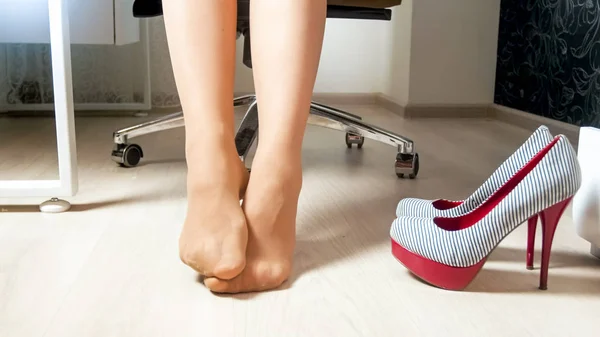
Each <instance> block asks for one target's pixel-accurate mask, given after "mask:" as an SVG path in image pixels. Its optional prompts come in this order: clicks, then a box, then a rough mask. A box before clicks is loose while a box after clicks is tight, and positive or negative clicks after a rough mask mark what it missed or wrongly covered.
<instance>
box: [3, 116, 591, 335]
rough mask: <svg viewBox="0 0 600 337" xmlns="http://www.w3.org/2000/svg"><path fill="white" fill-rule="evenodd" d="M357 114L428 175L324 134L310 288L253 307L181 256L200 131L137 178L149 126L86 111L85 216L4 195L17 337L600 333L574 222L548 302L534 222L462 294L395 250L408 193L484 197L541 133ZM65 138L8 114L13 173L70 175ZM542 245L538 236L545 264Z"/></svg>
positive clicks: (312, 209)
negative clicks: (188, 182)
mask: <svg viewBox="0 0 600 337" xmlns="http://www.w3.org/2000/svg"><path fill="white" fill-rule="evenodd" d="M351 111H353V112H356V113H358V114H360V115H362V116H363V117H364V118H365V119H366V120H367V121H370V122H373V123H376V124H378V125H381V126H384V127H385V128H389V129H391V130H394V131H398V132H400V133H402V134H404V135H406V136H408V137H411V138H413V139H414V140H415V142H416V146H417V149H418V151H419V153H420V156H421V172H420V174H419V177H418V178H417V179H416V180H399V179H397V178H396V176H395V174H394V172H393V163H394V157H395V154H396V152H395V149H394V148H392V147H389V146H386V145H382V144H378V143H376V142H374V141H370V140H367V141H366V143H365V146H364V148H363V149H362V150H357V149H356V148H354V149H352V150H348V149H346V146H345V144H344V135H343V134H341V133H339V132H335V131H331V130H324V129H319V128H316V127H309V129H308V130H307V135H306V141H305V147H304V175H305V179H304V182H305V183H304V189H303V192H302V195H301V201H300V209H299V216H298V236H297V237H298V246H297V250H296V256H295V268H294V272H293V277H292V279H291V280H290V281H289V282H288V283H287V284H286V285H285V286H284V287H283V289H282V290H279V291H275V292H268V293H262V294H247V295H239V296H215V295H213V294H211V293H210V292H209V291H207V290H206V289H205V288H204V287H203V286H202V284H201V283H199V282H198V278H197V276H196V274H195V273H194V272H193V271H192V270H191V269H189V268H188V267H186V266H185V265H183V264H182V263H181V262H180V261H179V258H178V252H177V239H178V235H179V230H180V226H181V223H182V221H183V219H184V215H185V174H186V165H185V161H184V147H183V144H184V134H183V130H172V131H168V132H162V133H159V134H154V135H149V136H145V137H143V138H140V139H139V140H136V142H137V143H139V144H140V145H142V147H143V148H144V150H145V158H144V161H143V164H142V165H140V166H139V167H137V168H132V169H124V168H120V167H117V166H116V165H115V164H114V163H113V162H112V161H111V160H110V156H109V155H110V151H111V147H112V143H111V135H112V132H113V131H114V130H115V129H117V128H120V127H124V126H128V125H131V124H134V123H138V122H140V121H142V120H144V118H134V117H127V118H116V117H110V118H102V117H81V118H78V119H77V131H78V135H77V138H78V153H79V163H80V192H79V194H78V195H77V196H75V197H73V198H70V199H69V200H70V201H71V202H72V203H73V204H74V206H73V209H72V211H70V212H68V213H64V214H54V215H52V214H41V213H39V212H38V211H37V205H38V204H39V203H40V202H42V201H43V199H37V198H36V199H15V200H6V199H0V205H2V206H0V210H1V211H2V212H0V336H1V337H42V336H44V337H109V336H110V337H137V336H139V337H155V336H157V337H158V336H165V337H186V336H206V337H213V336H214V337H219V336H248V337H268V336H276V337H288V336H316V337H318V336H324V337H332V336H340V337H351V336H368V337H379V336H382V337H387V336H390V337H392V336H393V337H396V336H544V337H550V336H560V337H565V336H596V335H598V334H599V331H600V330H599V327H600V325H599V323H598V321H597V319H598V315H599V310H600V260H598V259H595V258H593V257H592V256H591V255H589V254H588V249H589V245H588V244H587V243H586V242H585V241H583V240H582V239H580V238H579V237H578V236H576V234H575V231H574V228H573V225H572V223H571V219H570V212H567V215H566V217H565V218H564V220H563V222H562V223H561V225H560V226H559V229H558V232H557V235H556V240H555V243H554V250H553V255H552V261H551V270H550V278H549V290H548V291H540V290H538V289H537V283H538V277H539V271H538V270H535V271H528V270H526V269H525V237H526V228H525V227H524V226H522V227H521V228H519V229H518V230H516V231H515V232H513V233H512V234H511V235H510V236H509V237H507V238H506V239H505V240H504V241H503V242H502V243H501V245H500V246H499V247H498V248H497V249H496V250H495V252H494V253H493V254H492V255H491V257H490V259H489V261H488V263H487V264H486V265H485V267H484V269H483V270H482V272H481V273H480V274H479V275H478V276H477V278H476V279H475V280H474V282H473V283H472V284H471V285H470V286H469V287H468V288H467V289H466V290H465V291H462V292H450V291H444V290H440V289H437V288H434V287H431V286H428V285H426V284H424V283H422V282H420V281H418V280H417V279H416V278H414V277H413V276H411V274H410V273H409V272H408V271H407V270H406V269H405V268H403V267H402V265H400V264H399V263H398V262H397V261H396V260H395V259H394V258H393V257H392V255H391V253H390V239H389V226H390V224H391V222H392V220H393V219H394V217H395V207H396V204H397V203H398V201H399V200H400V199H402V198H404V197H421V198H437V197H445V198H456V199H458V198H464V197H466V196H468V195H469V194H470V193H471V192H472V191H474V190H475V189H476V188H477V187H478V186H479V185H480V184H481V183H482V182H483V181H484V179H485V178H487V177H488V176H489V174H490V173H491V172H492V171H493V170H494V169H495V168H496V167H497V166H498V165H500V163H501V162H502V161H503V160H504V159H506V158H507V157H508V156H509V155H510V154H511V153H512V152H513V151H514V150H515V149H516V148H517V147H518V146H519V145H520V144H521V143H522V142H523V141H524V140H525V139H526V138H527V137H528V136H529V135H530V132H529V131H527V130H524V129H520V128H517V127H514V126H509V125H505V124H502V123H500V122H497V121H489V120H472V119H455V120H442V119H422V120H403V119H402V118H400V117H398V116H396V115H394V114H392V113H391V112H389V111H386V110H384V109H382V108H379V107H369V106H363V107H360V106H355V107H352V109H351ZM238 113H239V112H238ZM238 117H239V116H238ZM53 132H54V129H53V120H52V119H50V118H19V119H16V118H10V119H9V118H0V180H3V179H30V178H32V177H35V178H39V179H47V178H52V177H55V176H56V172H57V171H56V154H55V150H53V149H54V144H55V141H54V134H53ZM207 164H208V163H207ZM538 232H539V231H538ZM540 243H541V240H540V238H539V236H538V240H537V247H538V250H537V256H536V257H539V246H540ZM536 266H539V260H538V259H536Z"/></svg>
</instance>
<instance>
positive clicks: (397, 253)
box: [392, 239, 486, 290]
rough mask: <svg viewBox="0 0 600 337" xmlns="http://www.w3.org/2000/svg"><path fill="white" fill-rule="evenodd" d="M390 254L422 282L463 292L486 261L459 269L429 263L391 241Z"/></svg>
mask: <svg viewBox="0 0 600 337" xmlns="http://www.w3.org/2000/svg"><path fill="white" fill-rule="evenodd" d="M392 254H393V255H394V257H396V259H398V261H400V263H402V264H403V265H404V266H405V267H406V268H407V269H408V270H410V271H411V272H412V273H413V274H415V275H416V276H417V277H419V278H420V279H422V280H423V281H425V282H427V283H429V284H431V285H434V286H436V287H439V288H442V289H447V290H463V289H465V288H466V287H467V286H468V285H469V283H471V281H473V279H474V278H475V276H477V273H479V271H480V270H481V268H482V267H483V265H484V264H485V261H486V259H483V260H481V261H480V262H478V263H477V264H475V265H473V266H471V267H467V268H459V267H452V266H448V265H445V264H441V263H438V262H435V261H431V260H429V259H426V258H424V257H422V256H419V255H417V254H415V253H412V252H410V251H408V250H406V249H405V248H404V247H402V246H400V245H399V244H398V243H396V241H394V240H393V239H392Z"/></svg>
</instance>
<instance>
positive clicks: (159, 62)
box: [0, 17, 179, 107]
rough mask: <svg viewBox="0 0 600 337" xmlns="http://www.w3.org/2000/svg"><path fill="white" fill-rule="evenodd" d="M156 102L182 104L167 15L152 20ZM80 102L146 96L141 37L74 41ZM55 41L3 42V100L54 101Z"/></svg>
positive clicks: (131, 100) (0, 49)
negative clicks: (125, 41)
mask: <svg viewBox="0 0 600 337" xmlns="http://www.w3.org/2000/svg"><path fill="white" fill-rule="evenodd" d="M149 36H150V48H151V52H150V59H151V61H150V63H151V79H152V104H153V106H155V107H169V106H178V105H179V97H178V96H177V90H176V87H175V81H174V79H173V73H172V71H171V61H170V58H169V52H168V49H167V41H166V35H165V30H164V23H163V20H162V17H160V18H154V19H150V20H149ZM71 53H72V57H71V59H72V66H73V81H74V83H73V90H74V99H75V102H76V103H140V102H142V101H143V100H144V97H143V95H144V81H143V79H144V71H145V70H144V62H143V61H142V60H143V57H144V56H143V49H142V45H141V43H136V44H131V45H126V46H90V45H73V46H72V47H71ZM52 102H53V93H52V67H51V58H50V45H33V44H0V105H6V104H8V105H10V104H17V103H26V104H28V103H29V104H31V103H52Z"/></svg>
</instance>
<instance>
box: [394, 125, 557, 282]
mask: <svg viewBox="0 0 600 337" xmlns="http://www.w3.org/2000/svg"><path fill="white" fill-rule="evenodd" d="M553 138H554V137H553V136H552V134H551V133H550V130H549V129H548V127H546V126H545V125H542V126H540V127H539V128H538V129H537V130H536V131H535V132H534V133H533V134H532V135H531V136H530V137H529V138H528V139H527V140H526V141H525V142H524V143H523V145H521V147H519V149H517V151H515V153H513V154H512V155H511V156H510V157H509V158H508V159H507V160H506V161H504V163H502V165H501V166H500V167H499V168H498V169H496V171H494V173H493V174H492V175H491V176H490V177H489V178H488V179H487V180H486V181H485V182H484V183H483V185H481V186H480V187H479V188H478V189H477V190H476V191H475V192H473V194H471V195H470V196H469V197H468V198H466V199H464V200H447V199H437V200H426V199H418V198H406V199H403V200H401V201H400V202H399V203H398V207H397V208H396V216H398V217H402V216H412V217H423V218H434V217H456V216H460V215H463V214H466V213H469V212H471V211H472V210H473V209H475V208H476V207H477V206H479V205H481V203H482V202H484V201H485V200H486V199H487V198H488V197H489V196H490V195H492V194H493V193H494V192H495V191H496V190H498V189H499V188H500V187H501V186H502V185H503V184H504V183H506V182H507V181H508V180H509V179H510V178H511V177H512V176H513V175H514V174H515V173H516V172H517V171H518V170H519V169H520V168H521V167H523V165H525V164H526V163H527V161H528V160H529V159H531V158H533V156H535V154H536V153H538V152H539V151H541V150H542V149H543V148H544V147H546V146H547V145H548V144H549V143H550V142H551V141H552V140H553ZM537 222H538V217H537V215H535V216H533V217H532V218H531V219H530V220H529V230H528V238H527V269H530V270H531V269H533V258H534V246H535V232H536V227H537Z"/></svg>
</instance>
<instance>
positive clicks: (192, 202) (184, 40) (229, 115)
mask: <svg viewBox="0 0 600 337" xmlns="http://www.w3.org/2000/svg"><path fill="white" fill-rule="evenodd" d="M163 6H164V14H165V26H166V29H167V36H168V41H169V50H170V54H171V59H172V63H173V70H174V73H175V79H176V82H177V88H178V91H179V95H180V97H181V105H182V107H183V111H184V116H185V133H186V159H187V165H188V179H187V194H188V210H187V216H186V220H185V223H184V226H183V231H182V233H181V237H180V242H179V246H180V255H181V259H182V260H183V262H185V263H186V264H188V265H189V266H191V267H192V268H194V269H195V270H197V271H198V272H200V273H201V274H203V275H205V276H209V277H210V276H216V277H219V278H221V279H231V278H233V277H235V276H237V275H239V273H241V272H242V270H243V268H244V266H245V262H246V258H245V253H246V243H247V239H248V230H247V226H246V220H245V216H244V213H243V211H242V208H241V207H240V203H239V196H240V194H241V193H243V191H244V190H245V187H246V184H247V179H248V177H247V176H248V174H247V172H246V169H245V167H244V166H243V164H242V162H241V161H240V159H239V157H238V155H237V151H236V149H235V144H234V117H233V102H232V99H233V85H234V73H235V38H236V16H237V1H236V0H218V1H217V0H214V1H196V0H168V1H163Z"/></svg>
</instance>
